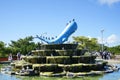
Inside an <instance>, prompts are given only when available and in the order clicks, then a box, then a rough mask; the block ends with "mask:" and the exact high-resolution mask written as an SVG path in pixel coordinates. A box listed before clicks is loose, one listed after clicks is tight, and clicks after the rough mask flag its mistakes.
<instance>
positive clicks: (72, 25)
mask: <svg viewBox="0 0 120 80" xmlns="http://www.w3.org/2000/svg"><path fill="white" fill-rule="evenodd" d="M76 30H77V23H76V22H75V20H74V19H73V20H72V21H70V22H69V23H67V25H66V28H65V29H64V30H63V32H62V33H61V34H60V35H59V36H58V37H56V38H53V39H49V38H47V37H44V36H40V37H39V36H38V35H37V36H36V38H38V39H40V40H42V41H44V42H46V43H48V44H63V43H64V42H65V41H67V40H68V38H69V36H70V35H71V34H72V33H74V32H75V31H76Z"/></svg>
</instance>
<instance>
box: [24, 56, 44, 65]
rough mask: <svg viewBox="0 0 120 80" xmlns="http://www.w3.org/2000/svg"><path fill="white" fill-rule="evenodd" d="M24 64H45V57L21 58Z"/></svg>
mask: <svg viewBox="0 0 120 80" xmlns="http://www.w3.org/2000/svg"><path fill="white" fill-rule="evenodd" d="M22 59H24V60H25V61H26V62H29V63H34V64H35V63H46V57H44V56H24V57H22Z"/></svg>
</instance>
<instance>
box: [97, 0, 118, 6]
mask: <svg viewBox="0 0 120 80" xmlns="http://www.w3.org/2000/svg"><path fill="white" fill-rule="evenodd" d="M98 1H99V2H100V3H101V4H107V5H109V6H110V5H112V4H114V3H118V2H120V0H98Z"/></svg>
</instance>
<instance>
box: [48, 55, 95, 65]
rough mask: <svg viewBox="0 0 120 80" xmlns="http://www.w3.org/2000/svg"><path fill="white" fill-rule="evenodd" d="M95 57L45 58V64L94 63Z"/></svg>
mask: <svg viewBox="0 0 120 80" xmlns="http://www.w3.org/2000/svg"><path fill="white" fill-rule="evenodd" d="M95 58H96V56H49V57H48V56H47V58H46V63H56V64H76V63H95Z"/></svg>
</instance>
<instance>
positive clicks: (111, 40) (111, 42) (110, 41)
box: [97, 34, 120, 46]
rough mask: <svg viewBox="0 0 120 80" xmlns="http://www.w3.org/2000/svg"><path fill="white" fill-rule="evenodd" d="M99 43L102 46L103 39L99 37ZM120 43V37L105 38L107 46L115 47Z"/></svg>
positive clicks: (113, 35) (104, 42)
mask: <svg viewBox="0 0 120 80" xmlns="http://www.w3.org/2000/svg"><path fill="white" fill-rule="evenodd" d="M97 39H98V43H100V44H102V39H101V37H98V38H97ZM119 42H120V40H119V37H118V36H117V35H115V34H112V35H110V36H108V37H107V38H103V44H105V45H107V46H115V45H118V44H119Z"/></svg>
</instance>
